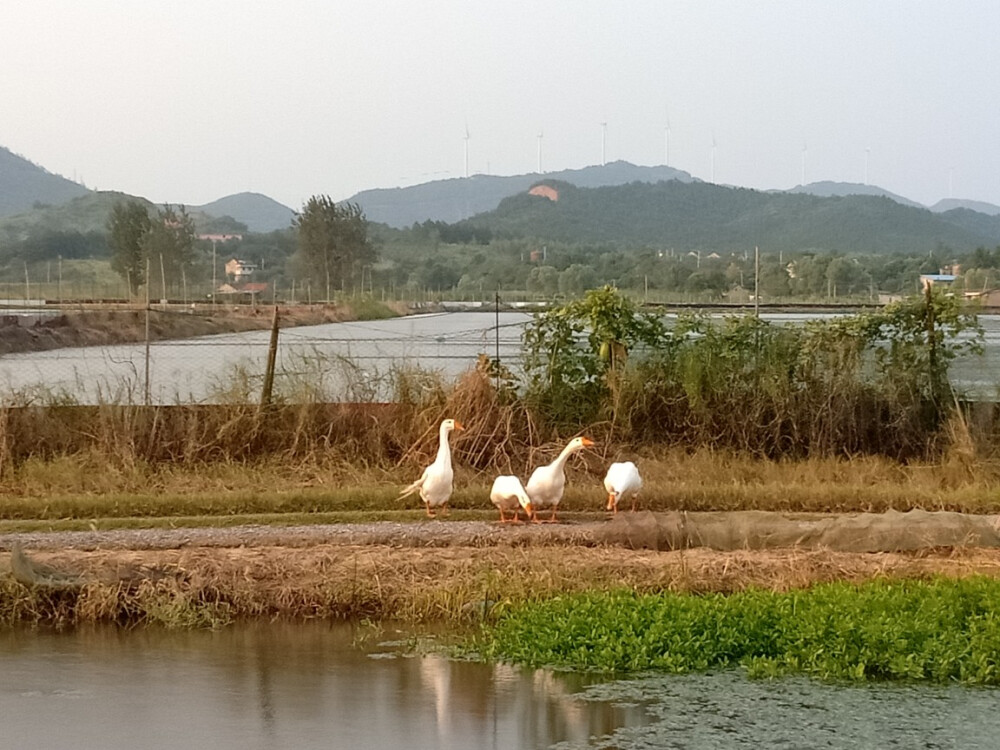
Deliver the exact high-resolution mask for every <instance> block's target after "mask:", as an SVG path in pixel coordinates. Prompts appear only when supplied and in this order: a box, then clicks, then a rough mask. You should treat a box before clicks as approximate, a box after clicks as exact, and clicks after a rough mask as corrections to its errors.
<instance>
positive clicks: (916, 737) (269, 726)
mask: <svg viewBox="0 0 1000 750" xmlns="http://www.w3.org/2000/svg"><path fill="white" fill-rule="evenodd" d="M376 635H377V637H372V631H371V630H366V629H363V628H361V629H359V628H358V627H356V626H351V625H346V624H329V623H305V624H269V625H253V626H239V627H232V628H227V629H225V630H221V631H218V632H200V631H198V632H188V631H184V632H164V631H160V630H155V629H140V630H134V631H121V630H117V629H114V628H97V629H86V630H81V631H78V632H74V633H68V634H39V633H33V632H25V631H16V632H7V633H3V634H2V635H0V674H2V675H3V679H2V680H0V721H2V724H0V746H2V747H4V748H8V747H9V748H32V747H35V748H57V747H73V748H75V749H77V750H96V749H97V748H102V749H107V750H117V749H118V748H121V749H122V750H124V749H125V748H128V749H129V750H133V749H134V748H147V749H149V750H156V749H158V748H177V747H211V748H218V749H219V750H228V749H229V748H233V749H235V748H240V749H256V748H260V749H261V750H277V749H283V748H384V749H385V750H390V749H391V748H406V750H422V749H423V748H549V747H556V748H560V749H562V750H571V749H572V748H621V749H622V750H627V749H629V748H691V749H698V750H702V749H709V748H755V750H760V748H845V749H846V748H851V749H852V750H853V749H854V748H890V747H898V748H918V747H919V748H973V749H976V748H995V747H997V746H998V739H997V738H998V737H1000V712H998V711H997V710H996V706H997V701H998V699H1000V694H998V692H997V691H995V690H987V689H978V690H976V689H969V688H962V687H958V686H947V687H927V686H919V687H918V686H892V685H874V686H867V687H844V686H831V685H823V684H820V683H816V682H812V681H809V680H804V679H798V678H795V679H783V680H777V681H773V682H756V681H749V680H747V679H745V678H744V677H743V676H742V674H740V673H738V672H720V673H714V674H703V675H689V676H673V675H671V676H662V675H661V676H656V677H643V678H635V679H628V680H618V681H613V680H606V679H605V680H602V679H600V678H597V677H593V676H590V677H588V676H583V675H574V674H566V673H556V672H551V671H547V670H526V669H517V668H513V667H510V666H506V665H486V664H477V663H471V662H464V661H452V660H448V659H446V658H445V657H443V656H441V655H440V654H429V655H424V656H409V655H407V654H408V653H409V652H410V651H409V649H408V648H407V647H406V643H405V642H401V641H393V640H392V639H393V638H402V636H401V634H399V633H396V632H393V631H392V630H386V631H382V632H380V633H377V634H376ZM359 636H364V637H362V638H360V642H359Z"/></svg>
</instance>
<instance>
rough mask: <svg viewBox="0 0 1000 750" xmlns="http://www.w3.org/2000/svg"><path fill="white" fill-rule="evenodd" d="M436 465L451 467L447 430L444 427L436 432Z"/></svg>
mask: <svg viewBox="0 0 1000 750" xmlns="http://www.w3.org/2000/svg"><path fill="white" fill-rule="evenodd" d="M437 463H438V464H443V465H445V466H451V448H450V447H449V445H448V430H447V429H446V428H445V426H444V425H441V429H440V430H439V431H438V452H437Z"/></svg>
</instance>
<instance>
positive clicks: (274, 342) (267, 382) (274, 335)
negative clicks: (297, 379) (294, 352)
mask: <svg viewBox="0 0 1000 750" xmlns="http://www.w3.org/2000/svg"><path fill="white" fill-rule="evenodd" d="M277 359H278V306H277V305H275V306H274V319H273V320H272V321H271V343H270V344H269V345H268V347H267V367H266V369H265V370H264V388H263V391H262V393H261V395H260V405H261V406H262V407H264V406H269V405H270V404H271V391H272V390H273V389H274V366H275V362H276V361H277Z"/></svg>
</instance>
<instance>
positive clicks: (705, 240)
mask: <svg viewBox="0 0 1000 750" xmlns="http://www.w3.org/2000/svg"><path fill="white" fill-rule="evenodd" d="M545 182H546V184H549V185H552V186H553V187H554V188H555V189H556V190H557V191H558V193H559V196H558V200H557V201H552V200H549V199H548V198H545V197H541V196H535V195H529V194H528V193H527V192H523V193H521V194H519V195H516V196H513V197H510V198H506V199H504V200H503V201H502V202H501V203H500V205H499V206H498V207H497V209H496V210H495V211H491V212H488V213H484V214H481V215H479V216H476V217H473V218H472V219H470V220H468V221H466V222H462V225H468V226H470V227H479V228H484V229H488V230H490V231H491V232H492V233H493V235H494V236H517V237H529V238H535V239H537V240H540V241H544V240H551V241H562V242H570V243H589V244H599V243H606V244H609V245H616V244H621V243H628V244H631V245H633V246H634V245H647V246H650V247H655V248H662V249H669V248H674V249H678V250H679V249H683V250H685V251H686V250H696V249H705V250H717V251H720V252H721V251H729V252H738V251H741V250H746V249H747V248H751V249H752V248H753V246H754V245H760V246H761V247H762V248H767V250H768V251H771V252H773V251H776V250H782V251H796V250H803V249H816V250H826V251H833V252H843V253H862V254H868V253H878V252H907V253H911V254H912V253H926V252H930V251H933V250H936V249H939V248H940V247H947V248H950V249H952V250H954V251H956V252H959V251H971V250H974V249H975V248H976V247H979V246H988V247H993V246H995V245H996V244H998V243H1000V222H996V223H995V224H994V223H991V222H990V217H986V216H981V215H980V216H981V218H982V219H985V220H986V222H982V223H979V224H976V223H974V222H971V221H968V219H969V218H970V217H969V216H965V215H959V216H957V217H956V216H953V215H952V214H951V213H949V214H945V215H939V214H934V213H931V212H930V211H929V210H927V209H925V208H914V207H912V206H905V205H901V204H900V203H897V202H896V201H894V200H891V199H889V198H887V197H882V196H864V195H847V196H835V197H827V198H824V197H819V196H815V195H808V194H795V193H786V192H773V193H772V192H762V191H757V190H750V189H747V188H730V187H723V186H719V185H711V184H708V183H702V182H692V183H682V182H678V181H670V182H659V183H656V184H652V185H650V184H643V183H631V184H628V185H620V186H609V187H601V188H591V189H586V188H578V187H576V186H574V185H570V184H568V183H560V182H554V181H549V180H546V181H545ZM969 213H970V214H973V212H969ZM954 219H957V220H954Z"/></svg>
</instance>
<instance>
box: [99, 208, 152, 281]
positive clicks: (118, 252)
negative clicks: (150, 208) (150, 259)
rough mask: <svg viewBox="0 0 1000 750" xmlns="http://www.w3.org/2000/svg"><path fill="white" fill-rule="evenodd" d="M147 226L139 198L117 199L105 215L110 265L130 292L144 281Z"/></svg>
mask: <svg viewBox="0 0 1000 750" xmlns="http://www.w3.org/2000/svg"><path fill="white" fill-rule="evenodd" d="M149 228H150V221H149V214H148V213H147V212H146V206H145V205H144V204H143V203H142V202H141V201H137V200H130V201H124V202H118V203H116V204H115V205H114V207H113V208H112V209H111V214H110V215H109V216H108V245H109V246H110V247H111V268H112V270H114V271H115V273H117V274H119V275H120V276H122V278H124V279H125V280H126V281H127V282H128V286H129V291H130V292H131V293H132V294H133V295H134V294H137V293H138V291H139V288H140V287H141V286H142V285H143V284H145V283H146V268H145V263H146V255H145V247H146V238H147V235H148V234H149Z"/></svg>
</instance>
